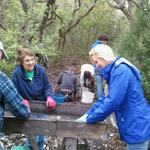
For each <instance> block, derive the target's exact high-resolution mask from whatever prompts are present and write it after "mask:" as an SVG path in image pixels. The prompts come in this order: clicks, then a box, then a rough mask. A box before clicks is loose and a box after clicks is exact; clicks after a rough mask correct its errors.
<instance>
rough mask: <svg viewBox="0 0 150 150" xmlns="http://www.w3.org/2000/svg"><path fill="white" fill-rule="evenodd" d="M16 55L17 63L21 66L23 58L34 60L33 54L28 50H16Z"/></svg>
mask: <svg viewBox="0 0 150 150" xmlns="http://www.w3.org/2000/svg"><path fill="white" fill-rule="evenodd" d="M17 53H18V62H19V63H20V64H21V65H22V64H23V61H24V58H25V56H33V57H34V58H35V60H36V56H35V54H34V53H33V52H32V51H31V50H30V49H29V48H20V49H18V50H17Z"/></svg>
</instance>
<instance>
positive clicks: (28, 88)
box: [12, 64, 52, 101]
mask: <svg viewBox="0 0 150 150" xmlns="http://www.w3.org/2000/svg"><path fill="white" fill-rule="evenodd" d="M34 72H35V73H34V77H33V79H32V80H29V79H27V78H26V76H25V70H24V68H23V67H22V66H21V65H19V66H18V67H17V68H16V69H15V70H14V72H13V75H12V81H13V83H14V84H15V87H16V88H17V90H18V92H19V93H20V94H21V95H22V96H23V98H25V99H27V100H30V101H31V100H40V101H45V100H46V99H47V97H48V96H52V88H51V85H50V83H49V80H48V77H47V75H46V72H45V70H44V68H43V67H42V66H40V65H37V64H36V65H35V67H34Z"/></svg>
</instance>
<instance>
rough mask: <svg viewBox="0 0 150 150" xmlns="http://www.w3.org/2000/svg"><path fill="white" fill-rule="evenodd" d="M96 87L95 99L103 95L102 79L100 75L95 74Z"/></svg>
mask: <svg viewBox="0 0 150 150" xmlns="http://www.w3.org/2000/svg"><path fill="white" fill-rule="evenodd" d="M95 80H96V86H97V98H99V97H101V96H102V94H103V77H102V76H101V75H100V74H95Z"/></svg>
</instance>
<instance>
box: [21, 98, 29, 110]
mask: <svg viewBox="0 0 150 150" xmlns="http://www.w3.org/2000/svg"><path fill="white" fill-rule="evenodd" d="M22 103H23V104H24V105H26V106H28V107H29V108H30V103H29V101H28V100H26V99H23V102H22Z"/></svg>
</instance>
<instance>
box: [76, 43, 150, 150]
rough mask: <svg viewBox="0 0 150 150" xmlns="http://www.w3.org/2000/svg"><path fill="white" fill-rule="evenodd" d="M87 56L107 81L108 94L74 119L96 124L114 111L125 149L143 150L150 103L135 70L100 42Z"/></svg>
mask: <svg viewBox="0 0 150 150" xmlns="http://www.w3.org/2000/svg"><path fill="white" fill-rule="evenodd" d="M89 56H90V59H91V62H92V63H93V64H95V65H96V67H97V68H99V71H100V73H101V74H102V76H103V77H104V78H105V79H106V80H107V82H108V86H109V87H108V95H107V96H101V97H99V98H98V100H97V101H96V102H95V103H94V104H93V105H92V106H91V108H90V109H89V110H88V111H87V112H86V114H85V115H83V116H82V117H80V118H79V119H77V121H79V122H87V123H97V122H101V121H103V120H104V119H106V118H107V117H108V116H109V115H110V114H112V113H113V112H114V113H115V115H116V121H117V126H118V130H119V133H120V137H121V139H122V140H124V141H125V142H126V143H127V149H128V150H137V149H138V150H147V149H148V142H149V138H150V106H149V105H148V103H147V100H146V99H145V97H144V95H143V90H142V86H141V80H140V73H139V71H138V69H137V68H136V67H135V66H134V65H133V64H131V63H130V62H129V61H127V60H126V59H125V58H120V57H115V55H114V53H113V51H112V49H111V48H110V47H109V46H107V45H104V44H100V45H97V46H96V47H94V48H93V49H92V50H91V51H90V52H89Z"/></svg>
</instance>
